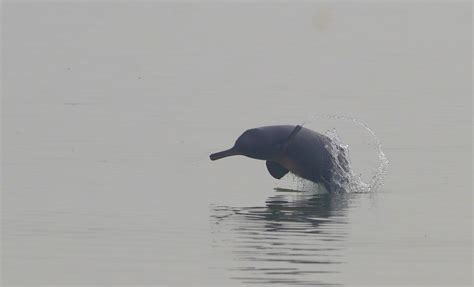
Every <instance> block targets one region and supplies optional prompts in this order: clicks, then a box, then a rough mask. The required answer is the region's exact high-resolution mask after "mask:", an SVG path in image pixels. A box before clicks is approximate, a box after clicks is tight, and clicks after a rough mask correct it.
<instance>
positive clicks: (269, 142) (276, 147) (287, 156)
mask: <svg viewBox="0 0 474 287" xmlns="http://www.w3.org/2000/svg"><path fill="white" fill-rule="evenodd" d="M332 144H333V143H332V142H331V139H330V138H329V137H327V136H325V135H322V134H320V133H317V132H314V131H312V130H310V129H307V128H303V127H301V126H291V125H280V126H266V127H260V128H254V129H249V130H247V131H245V132H244V133H243V134H242V135H241V136H240V137H239V138H238V139H237V141H236V142H235V145H234V146H233V147H232V148H230V149H228V150H225V151H221V152H218V153H214V154H211V156H210V158H211V160H217V159H220V158H223V157H227V156H232V155H244V156H247V157H250V158H254V159H260V160H265V161H266V165H267V169H268V171H269V172H270V174H271V175H272V176H273V177H274V178H277V179H280V178H282V177H283V176H284V175H285V174H287V173H288V171H291V172H292V173H294V174H295V175H297V176H299V177H302V178H305V179H307V180H310V181H312V182H315V183H320V184H323V185H324V186H325V188H326V189H327V190H328V191H331V184H330V182H331V179H332V172H333V165H334V162H335V161H334V159H333V155H332V154H331V153H330V151H329V148H330V145H332ZM338 157H339V159H340V160H341V159H342V160H343V162H344V163H345V164H347V161H346V160H345V158H341V156H340V155H339V156H338ZM344 168H345V167H344Z"/></svg>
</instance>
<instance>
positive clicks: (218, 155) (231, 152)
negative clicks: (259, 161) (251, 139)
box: [209, 148, 239, 160]
mask: <svg viewBox="0 0 474 287" xmlns="http://www.w3.org/2000/svg"><path fill="white" fill-rule="evenodd" d="M238 154H239V152H238V151H236V150H235V149H234V148H230V149H228V150H225V151H220V152H216V153H213V154H211V155H210V156H209V157H210V158H211V160H218V159H221V158H224V157H228V156H231V155H238Z"/></svg>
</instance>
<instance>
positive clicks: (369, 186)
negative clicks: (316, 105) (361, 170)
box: [314, 115, 389, 192]
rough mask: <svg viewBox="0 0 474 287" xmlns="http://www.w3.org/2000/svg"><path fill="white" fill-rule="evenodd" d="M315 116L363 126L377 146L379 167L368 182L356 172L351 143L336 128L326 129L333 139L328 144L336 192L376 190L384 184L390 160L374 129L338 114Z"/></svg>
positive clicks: (333, 184) (333, 185)
mask: <svg viewBox="0 0 474 287" xmlns="http://www.w3.org/2000/svg"><path fill="white" fill-rule="evenodd" d="M314 118H325V119H331V120H343V121H349V122H351V123H354V124H356V125H357V126H359V127H362V128H363V129H364V130H365V131H366V132H368V133H369V135H370V137H371V142H372V143H373V144H374V146H375V147H376V152H377V156H378V167H377V168H376V169H375V170H374V171H373V175H372V177H371V178H370V180H369V181H368V182H364V181H363V180H362V178H361V175H359V174H357V173H355V172H354V169H353V168H352V165H351V161H350V157H349V145H347V144H344V142H343V141H342V140H341V138H340V137H339V135H338V133H337V131H336V129H335V128H332V129H330V130H328V131H326V133H325V135H326V136H327V137H329V138H330V139H331V143H332V144H330V145H329V146H326V148H327V149H328V151H329V152H330V153H331V154H332V160H333V170H332V174H333V176H332V179H331V182H330V186H331V189H332V190H334V191H336V192H375V191H376V190H377V189H378V188H379V187H380V186H381V185H382V184H383V179H384V177H385V174H386V171H387V168H388V164H389V161H388V159H387V157H386V156H385V153H384V152H383V150H382V143H381V142H380V139H379V138H378V137H377V135H376V134H375V132H374V131H372V130H371V129H370V128H369V127H368V126H367V125H366V124H365V123H363V122H362V121H360V120H358V119H355V118H350V117H344V116H337V115H322V116H316V117H314Z"/></svg>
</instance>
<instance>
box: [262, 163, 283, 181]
mask: <svg viewBox="0 0 474 287" xmlns="http://www.w3.org/2000/svg"><path fill="white" fill-rule="evenodd" d="M266 164H267V169H268V172H269V173H270V174H271V175H272V176H273V177H274V178H276V179H280V178H282V177H283V176H285V174H287V173H288V170H287V169H286V168H284V167H283V166H281V165H279V164H278V163H276V162H274V161H270V160H267V162H266Z"/></svg>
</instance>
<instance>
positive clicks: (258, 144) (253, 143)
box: [210, 128, 273, 160]
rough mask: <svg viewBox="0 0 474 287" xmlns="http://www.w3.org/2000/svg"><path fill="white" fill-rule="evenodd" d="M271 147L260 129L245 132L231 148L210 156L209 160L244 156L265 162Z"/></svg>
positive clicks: (270, 153)
mask: <svg viewBox="0 0 474 287" xmlns="http://www.w3.org/2000/svg"><path fill="white" fill-rule="evenodd" d="M272 150H273V146H272V144H271V142H269V140H268V139H267V137H266V134H265V133H264V131H262V130H260V129H258V128H257V129H250V130H246V131H245V132H244V133H243V134H242V135H241V136H240V137H239V138H238V139H237V140H236V141H235V144H234V146H233V147H232V148H230V149H228V150H225V151H221V152H217V153H213V154H211V156H210V158H211V160H218V159H221V158H224V157H228V156H232V155H244V156H247V157H250V158H254V159H262V160H267V159H269V158H270V157H271V155H272Z"/></svg>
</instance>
